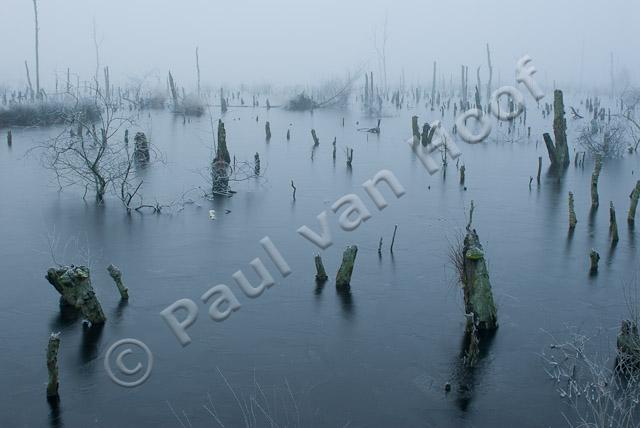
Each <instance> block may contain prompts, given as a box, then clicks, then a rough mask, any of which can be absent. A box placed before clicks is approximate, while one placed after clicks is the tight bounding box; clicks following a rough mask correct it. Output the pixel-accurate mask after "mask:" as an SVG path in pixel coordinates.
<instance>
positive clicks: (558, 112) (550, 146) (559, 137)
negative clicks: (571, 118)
mask: <svg viewBox="0 0 640 428" xmlns="http://www.w3.org/2000/svg"><path fill="white" fill-rule="evenodd" d="M553 134H554V136H555V139H556V141H555V144H554V142H553V140H552V139H551V137H550V136H549V134H548V133H546V132H545V133H544V134H543V135H542V137H543V138H544V143H545V144H546V146H547V152H549V159H550V160H551V166H552V167H566V166H568V165H569V163H571V160H570V159H569V146H568V144H567V120H566V119H565V117H564V102H563V97H562V91H561V90H559V89H556V90H555V91H554V92H553Z"/></svg>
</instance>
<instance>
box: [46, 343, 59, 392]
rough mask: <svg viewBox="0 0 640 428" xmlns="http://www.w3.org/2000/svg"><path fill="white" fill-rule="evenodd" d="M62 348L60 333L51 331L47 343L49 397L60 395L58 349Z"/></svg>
mask: <svg viewBox="0 0 640 428" xmlns="http://www.w3.org/2000/svg"><path fill="white" fill-rule="evenodd" d="M59 348H60V333H51V336H49V344H48V345H47V372H48V374H49V379H48V382H47V397H57V396H58V386H59V379H58V349H59Z"/></svg>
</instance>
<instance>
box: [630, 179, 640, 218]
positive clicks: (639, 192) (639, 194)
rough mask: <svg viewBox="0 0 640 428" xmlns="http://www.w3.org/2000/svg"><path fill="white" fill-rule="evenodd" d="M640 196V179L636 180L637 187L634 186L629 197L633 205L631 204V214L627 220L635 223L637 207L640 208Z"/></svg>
mask: <svg viewBox="0 0 640 428" xmlns="http://www.w3.org/2000/svg"><path fill="white" fill-rule="evenodd" d="M639 198H640V180H638V182H636V187H634V188H633V191H631V194H630V195H629V199H631V205H630V206H629V215H628V216H627V222H629V224H631V225H632V224H634V223H635V221H636V209H637V208H638V199H639Z"/></svg>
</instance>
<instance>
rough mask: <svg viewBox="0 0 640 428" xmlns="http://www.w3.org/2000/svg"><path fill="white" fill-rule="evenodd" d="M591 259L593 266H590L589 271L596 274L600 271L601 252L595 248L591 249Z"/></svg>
mask: <svg viewBox="0 0 640 428" xmlns="http://www.w3.org/2000/svg"><path fill="white" fill-rule="evenodd" d="M589 260H590V261H591V267H590V268H589V273H591V275H595V274H596V273H598V262H599V261H600V254H598V252H597V251H596V250H594V249H591V252H590V253H589Z"/></svg>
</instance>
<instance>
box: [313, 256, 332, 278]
mask: <svg viewBox="0 0 640 428" xmlns="http://www.w3.org/2000/svg"><path fill="white" fill-rule="evenodd" d="M314 261H315V264H316V281H318V282H324V281H326V280H327V279H329V277H328V276H327V272H326V271H325V270H324V265H323V264H322V257H320V254H316V256H315V258H314Z"/></svg>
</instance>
